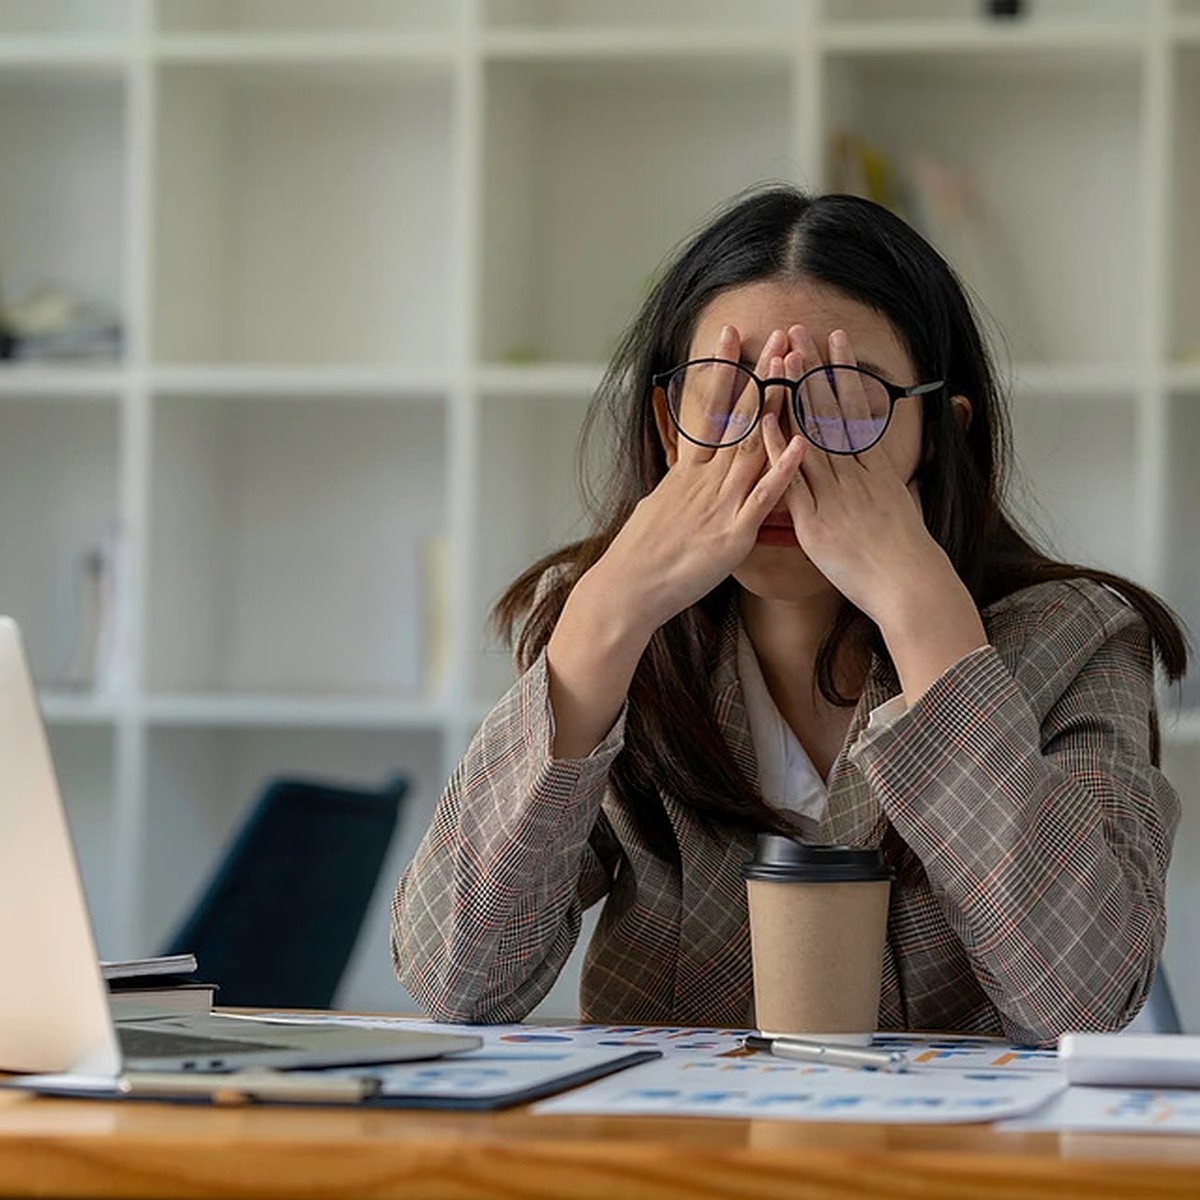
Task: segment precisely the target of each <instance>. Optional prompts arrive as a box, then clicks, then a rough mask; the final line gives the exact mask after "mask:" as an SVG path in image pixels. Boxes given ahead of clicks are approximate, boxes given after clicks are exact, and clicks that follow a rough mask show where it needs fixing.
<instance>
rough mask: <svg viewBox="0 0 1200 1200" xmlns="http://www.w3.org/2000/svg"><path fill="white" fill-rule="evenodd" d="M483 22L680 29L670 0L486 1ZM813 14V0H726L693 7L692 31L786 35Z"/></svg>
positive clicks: (676, 10)
mask: <svg viewBox="0 0 1200 1200" xmlns="http://www.w3.org/2000/svg"><path fill="white" fill-rule="evenodd" d="M482 8H483V16H484V20H485V21H486V22H487V24H488V25H489V26H492V27H495V28H505V27H517V28H530V27H533V28H536V27H547V28H554V29H593V28H614V29H622V30H626V31H628V32H629V35H630V36H629V41H630V42H631V43H634V42H635V41H636V33H635V31H640V30H643V29H647V28H651V29H678V28H679V26H680V19H679V8H678V6H677V5H675V4H672V3H671V2H670V0H482ZM813 14H814V0H790V2H789V0H745V2H744V3H742V4H739V5H738V6H737V9H736V11H735V10H734V9H732V8H731V7H730V6H729V5H728V4H725V3H722V2H721V0H696V2H694V3H691V4H689V5H688V8H687V22H686V23H687V25H688V27H689V28H691V29H697V28H702V29H729V30H744V29H746V28H747V27H755V26H766V27H768V28H770V29H773V30H777V31H783V30H795V29H803V28H804V27H805V25H806V24H808V23H809V22H810V21H811V20H812V17H813Z"/></svg>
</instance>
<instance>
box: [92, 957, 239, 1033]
mask: <svg viewBox="0 0 1200 1200" xmlns="http://www.w3.org/2000/svg"><path fill="white" fill-rule="evenodd" d="M196 970H197V963H196V956H195V955H194V954H171V955H166V956H163V957H158V958H129V959H122V960H121V961H119V962H101V964H100V971H101V974H103V976H104V979H105V982H106V983H107V984H108V1001H109V1005H110V1007H111V1008H112V1012H113V1016H114V1017H115V1018H116V1019H117V1020H122V1019H124V1020H129V1019H131V1018H137V1019H141V1018H144V1017H146V1016H147V1015H150V1014H153V1013H176V1012H191V1013H207V1012H212V1006H213V997H214V996H215V995H216V991H217V986H216V984H214V983H204V982H202V981H201V980H198V979H196V978H195V977H194V976H195V973H196Z"/></svg>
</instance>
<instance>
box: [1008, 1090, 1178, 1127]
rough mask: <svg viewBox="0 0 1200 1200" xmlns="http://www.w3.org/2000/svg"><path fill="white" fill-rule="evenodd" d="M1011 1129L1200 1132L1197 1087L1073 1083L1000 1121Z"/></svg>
mask: <svg viewBox="0 0 1200 1200" xmlns="http://www.w3.org/2000/svg"><path fill="white" fill-rule="evenodd" d="M997 1128H999V1129H1003V1130H1008V1131H1011V1132H1013V1133H1042V1132H1046V1133H1055V1132H1060V1133H1191V1134H1196V1133H1200V1092H1198V1091H1195V1090H1186V1091H1185V1090H1183V1089H1181V1088H1172V1089H1165V1088H1163V1089H1158V1090H1141V1091H1139V1090H1135V1089H1132V1088H1108V1087H1073V1088H1068V1089H1067V1090H1066V1091H1064V1092H1062V1093H1061V1094H1060V1095H1058V1096H1056V1097H1055V1098H1054V1099H1053V1100H1052V1101H1051V1102H1050V1103H1049V1104H1047V1105H1046V1106H1045V1107H1044V1108H1041V1109H1039V1110H1038V1111H1037V1112H1034V1113H1030V1114H1029V1115H1027V1116H1024V1117H1019V1118H1017V1119H1015V1120H1011V1121H1003V1122H1001V1123H1000V1124H999V1125H998V1126H997Z"/></svg>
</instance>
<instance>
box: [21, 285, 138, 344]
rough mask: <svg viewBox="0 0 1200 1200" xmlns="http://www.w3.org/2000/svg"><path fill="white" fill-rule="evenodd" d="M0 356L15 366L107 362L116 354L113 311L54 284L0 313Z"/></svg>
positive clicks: (117, 321) (118, 332)
mask: <svg viewBox="0 0 1200 1200" xmlns="http://www.w3.org/2000/svg"><path fill="white" fill-rule="evenodd" d="M0 330H2V332H0V358H5V359H12V360H15V361H17V362H80V361H83V362H97V361H101V362H112V361H114V360H116V359H117V358H119V357H120V354H121V341H122V331H121V321H120V316H119V314H118V313H117V311H116V309H114V308H112V307H111V306H110V305H107V304H104V303H102V302H100V301H98V300H86V299H84V298H83V297H81V296H76V295H74V294H73V293H72V292H70V291H68V290H66V289H65V288H61V287H58V286H57V285H54V284H42V285H41V286H40V287H37V288H35V289H34V290H33V291H32V292H30V293H29V295H28V296H26V297H25V299H24V300H22V301H20V302H19V303H17V304H12V305H9V306H8V307H7V308H6V309H3V310H0Z"/></svg>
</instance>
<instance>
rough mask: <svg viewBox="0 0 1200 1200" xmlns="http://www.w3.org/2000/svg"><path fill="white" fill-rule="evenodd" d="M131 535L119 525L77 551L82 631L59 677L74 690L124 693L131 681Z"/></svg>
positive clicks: (79, 626)
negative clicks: (126, 606)
mask: <svg viewBox="0 0 1200 1200" xmlns="http://www.w3.org/2000/svg"><path fill="white" fill-rule="evenodd" d="M124 571H125V538H124V536H123V535H122V532H121V530H120V528H119V526H117V525H113V526H111V527H110V528H109V529H107V530H106V531H105V532H104V533H103V534H102V535H101V537H100V538H99V539H98V540H97V541H95V542H91V543H89V544H87V545H85V546H84V547H83V549H81V550H80V551H79V553H78V554H77V556H76V564H75V581H76V586H75V594H76V604H77V613H76V632H75V644H74V651H73V653H72V655H71V661H70V663H69V664H68V666H67V668H66V670H65V671H64V672H63V675H62V678H61V679H60V680H59V683H60V685H61V686H62V687H64V688H66V689H68V690H70V691H77V692H83V691H91V692H94V693H95V694H97V695H100V696H113V695H116V694H118V693H119V692H120V691H121V690H122V689H123V687H124V685H125V683H126V682H127V672H128V645H127V636H126V631H125V628H124V620H125V614H124V613H123V611H122V606H123V603H124V599H125V596H126V587H125V581H124Z"/></svg>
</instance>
